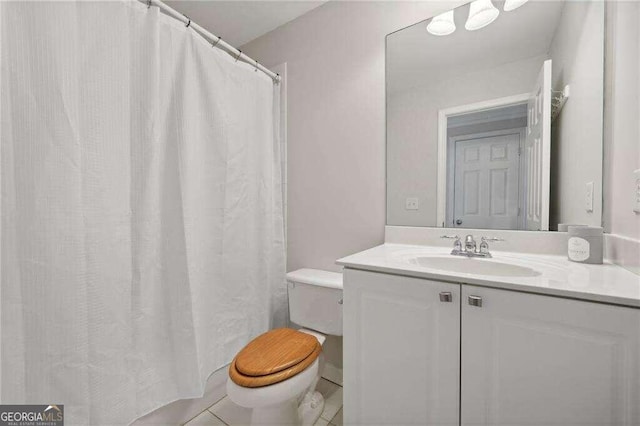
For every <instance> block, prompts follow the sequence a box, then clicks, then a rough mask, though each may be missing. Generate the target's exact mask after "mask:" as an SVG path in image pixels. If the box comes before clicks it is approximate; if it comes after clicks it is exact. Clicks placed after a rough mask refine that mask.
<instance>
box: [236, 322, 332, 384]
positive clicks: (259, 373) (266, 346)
mask: <svg viewBox="0 0 640 426" xmlns="http://www.w3.org/2000/svg"><path fill="white" fill-rule="evenodd" d="M321 351H322V346H321V345H320V343H319V342H318V339H316V338H315V337H314V336H312V335H310V334H307V333H303V332H301V331H297V330H293V329H291V328H278V329H275V330H271V331H268V332H266V333H264V334H261V335H260V336H258V337H256V338H255V339H253V340H252V341H251V342H249V344H248V345H247V346H245V347H244V348H243V349H242V350H241V351H240V352H239V353H238V355H236V357H235V358H234V359H233V362H231V366H230V367H229V377H230V378H231V380H233V382H234V383H235V384H237V385H239V386H243V387H247V388H257V387H262V386H268V385H272V384H275V383H279V382H282V381H284V380H287V379H288V378H290V377H292V376H295V375H296V374H298V373H300V372H301V371H303V370H304V369H306V368H307V367H309V366H310V365H311V364H312V363H313V362H314V361H315V360H316V358H317V357H318V355H320V352H321Z"/></svg>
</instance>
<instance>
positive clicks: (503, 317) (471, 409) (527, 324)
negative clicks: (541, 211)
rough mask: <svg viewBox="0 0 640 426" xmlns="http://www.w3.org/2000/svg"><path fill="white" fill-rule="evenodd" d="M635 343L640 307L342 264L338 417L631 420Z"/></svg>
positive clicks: (583, 423) (634, 417)
mask: <svg viewBox="0 0 640 426" xmlns="http://www.w3.org/2000/svg"><path fill="white" fill-rule="evenodd" d="M442 293H451V300H452V301H451V302H446V301H441V299H440V295H441V294H442ZM443 300H446V298H444V299H443ZM639 346H640V309H635V308H627V307H622V306H615V305H607V304H600V303H594V302H587V301H580V300H573V299H565V298H559V297H553V296H545V295H538V294H531V293H522V292H517V291H511V290H501V289H494V288H488V287H481V286H471V285H466V284H463V285H460V284H451V283H444V282H438V281H433V280H429V279H422V278H410V277H404V276H399V275H392V274H386V273H378V272H366V271H360V270H355V269H349V268H347V269H346V270H345V284H344V392H345V393H344V416H345V417H344V420H345V424H358V425H367V424H388V425H391V424H393V425H409V424H411V425H417V424H420V425H438V426H440V425H462V426H471V425H473V426H477V425H487V426H501V425H504V426H518V425H531V426H551V425H554V426H556V425H577V426H578V425H579V426H589V425H593V426H595V425H597V426H609V425H611V426H613V425H616V426H617V425H626V426H638V425H640V353H639V350H640V348H639Z"/></svg>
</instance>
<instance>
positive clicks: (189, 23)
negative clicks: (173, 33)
mask: <svg viewBox="0 0 640 426" xmlns="http://www.w3.org/2000/svg"><path fill="white" fill-rule="evenodd" d="M182 16H184V17H185V18H187V19H188V20H189V22H187V24H186V25H185V27H186V28H189V26H190V25H191V18H189V17H188V16H187V15H182Z"/></svg>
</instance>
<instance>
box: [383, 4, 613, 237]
mask: <svg viewBox="0 0 640 426" xmlns="http://www.w3.org/2000/svg"><path fill="white" fill-rule="evenodd" d="M386 43H387V56H386V61H387V65H386V68H387V84H386V90H387V224H388V225H404V226H432V227H433V226H438V227H443V226H444V227H448V228H453V227H460V228H482V229H511V230H557V228H558V224H583V225H590V226H601V220H602V152H603V145H602V141H603V91H604V2H603V1H602V0H591V1H589V0H585V1H560V0H558V1H536V0H529V1H526V0H507V1H491V0H476V1H474V2H472V3H469V4H466V5H464V6H461V7H458V8H456V9H454V10H450V11H448V12H446V13H443V14H441V15H438V16H436V17H433V18H432V19H428V20H425V21H423V22H419V23H417V24H415V25H413V26H411V27H408V28H405V29H402V30H399V31H396V32H394V33H392V34H389V35H388V36H387V40H386Z"/></svg>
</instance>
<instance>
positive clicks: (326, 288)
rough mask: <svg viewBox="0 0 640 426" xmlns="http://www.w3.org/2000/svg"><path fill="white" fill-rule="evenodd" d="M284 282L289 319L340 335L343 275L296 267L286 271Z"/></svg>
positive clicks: (317, 329) (303, 325) (311, 327)
mask: <svg viewBox="0 0 640 426" xmlns="http://www.w3.org/2000/svg"><path fill="white" fill-rule="evenodd" d="M287 282H288V284H287V285H288V293H289V317H290V318H291V321H292V322H294V323H296V324H298V325H300V326H302V327H306V328H310V329H312V330H316V331H319V332H321V333H324V334H331V335H334V336H342V274H340V273H337V272H329V271H321V270H319V269H298V270H297V271H293V272H289V273H288V274H287Z"/></svg>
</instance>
